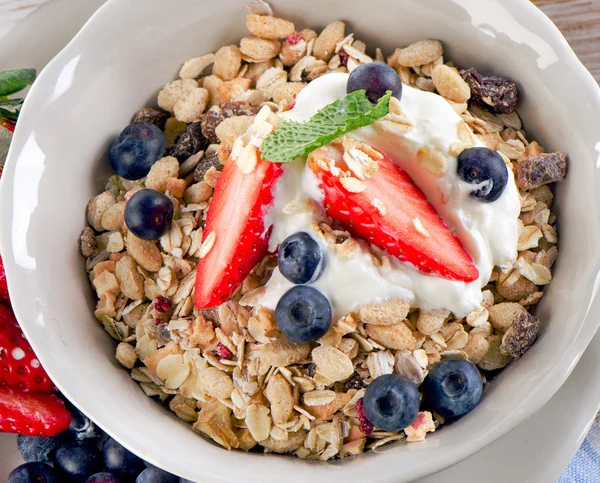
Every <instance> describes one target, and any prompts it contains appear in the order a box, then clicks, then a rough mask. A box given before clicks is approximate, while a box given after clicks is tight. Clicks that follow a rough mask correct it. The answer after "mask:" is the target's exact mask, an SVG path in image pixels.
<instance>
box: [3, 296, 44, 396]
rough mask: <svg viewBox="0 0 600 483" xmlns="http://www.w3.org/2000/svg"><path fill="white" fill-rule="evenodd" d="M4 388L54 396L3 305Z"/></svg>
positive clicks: (29, 347) (8, 310)
mask: <svg viewBox="0 0 600 483" xmlns="http://www.w3.org/2000/svg"><path fill="white" fill-rule="evenodd" d="M0 385H6V386H8V387H12V388H13V389H19V390H21V391H25V392H41V393H52V392H54V390H55V388H54V384H53V383H52V381H51V380H50V378H49V377H48V374H46V371H45V370H44V368H43V367H42V366H41V365H40V361H38V360H37V358H36V356H35V354H34V352H33V349H32V348H31V346H30V345H29V342H27V339H25V336H24V335H23V332H22V331H21V328H20V327H19V325H18V324H17V320H16V319H15V316H14V314H13V313H12V311H11V310H10V309H9V308H8V307H6V306H4V305H1V304H0Z"/></svg>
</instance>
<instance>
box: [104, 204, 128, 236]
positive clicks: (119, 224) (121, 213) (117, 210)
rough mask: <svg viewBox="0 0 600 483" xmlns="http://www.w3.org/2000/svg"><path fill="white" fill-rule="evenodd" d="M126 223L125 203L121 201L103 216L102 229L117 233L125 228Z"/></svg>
mask: <svg viewBox="0 0 600 483" xmlns="http://www.w3.org/2000/svg"><path fill="white" fill-rule="evenodd" d="M123 223H125V202H124V201H119V202H118V203H115V204H114V205H112V206H111V207H109V208H108V209H107V210H106V211H105V212H104V214H103V215H102V228H104V229H105V230H107V231H115V230H120V229H121V228H123Z"/></svg>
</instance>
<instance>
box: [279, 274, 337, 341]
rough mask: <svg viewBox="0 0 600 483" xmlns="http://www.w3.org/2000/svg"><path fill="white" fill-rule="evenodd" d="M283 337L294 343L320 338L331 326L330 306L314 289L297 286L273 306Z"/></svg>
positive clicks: (325, 298) (323, 296)
mask: <svg viewBox="0 0 600 483" xmlns="http://www.w3.org/2000/svg"><path fill="white" fill-rule="evenodd" d="M275 319H276V320H277V324H278V325H279V329H280V330H281V332H283V334H284V335H285V336H286V337H287V338H288V339H290V340H291V341H293V342H296V343H297V344H304V343H306V342H313V341H315V340H317V339H320V338H321V337H323V336H324V335H325V333H326V332H327V331H328V330H329V326H330V325H331V304H330V303H329V300H328V299H327V297H325V295H323V294H322V293H321V292H319V291H318V290H317V289H316V288H313V287H309V286H307V285H298V286H296V287H293V288H291V289H290V290H288V291H287V292H286V293H285V294H284V295H283V297H281V299H280V300H279V302H278V303H277V307H275Z"/></svg>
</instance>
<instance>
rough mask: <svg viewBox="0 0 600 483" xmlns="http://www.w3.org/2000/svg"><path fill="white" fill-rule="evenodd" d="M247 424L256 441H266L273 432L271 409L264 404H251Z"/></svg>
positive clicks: (247, 414) (247, 413)
mask: <svg viewBox="0 0 600 483" xmlns="http://www.w3.org/2000/svg"><path fill="white" fill-rule="evenodd" d="M245 422H246V426H248V429H249V430H250V433H251V434H252V437H253V438H254V439H255V440H256V441H258V442H260V441H264V440H265V439H267V438H268V437H269V433H270V432H271V418H270V417H269V408H267V407H266V406H263V405H262V404H251V405H250V406H248V409H247V410H246V419H245Z"/></svg>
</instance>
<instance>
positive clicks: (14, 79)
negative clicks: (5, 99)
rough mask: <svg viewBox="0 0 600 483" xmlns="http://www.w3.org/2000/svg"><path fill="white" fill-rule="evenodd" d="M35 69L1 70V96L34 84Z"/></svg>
mask: <svg viewBox="0 0 600 483" xmlns="http://www.w3.org/2000/svg"><path fill="white" fill-rule="evenodd" d="M34 80H35V69H16V70H7V71H5V72H0V96H8V95H10V94H14V93H15V92H19V91H20V90H23V89H25V87H27V86H28V85H31V84H33V81H34Z"/></svg>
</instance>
